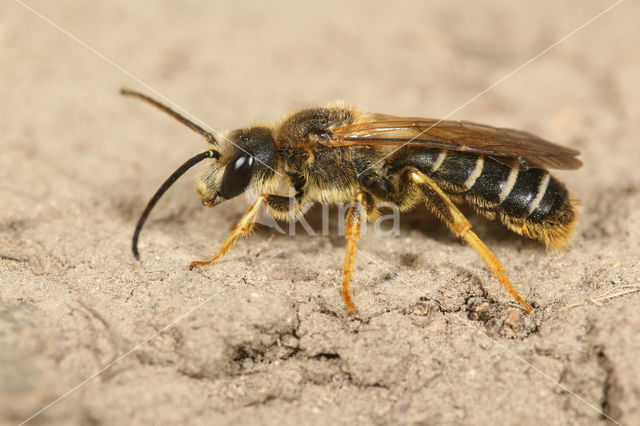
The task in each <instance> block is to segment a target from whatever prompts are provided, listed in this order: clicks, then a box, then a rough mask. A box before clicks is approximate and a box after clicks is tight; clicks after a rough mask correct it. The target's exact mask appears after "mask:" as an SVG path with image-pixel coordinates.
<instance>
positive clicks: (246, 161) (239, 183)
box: [220, 154, 253, 200]
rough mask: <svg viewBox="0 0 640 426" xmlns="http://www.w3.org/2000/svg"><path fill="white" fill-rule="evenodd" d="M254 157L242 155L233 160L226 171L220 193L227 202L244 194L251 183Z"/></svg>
mask: <svg viewBox="0 0 640 426" xmlns="http://www.w3.org/2000/svg"><path fill="white" fill-rule="evenodd" d="M252 167H253V156H251V155H250V154H242V155H240V156H239V157H238V158H236V159H235V160H233V161H232V162H231V163H229V165H228V166H227V168H226V169H225V171H224V175H223V176H222V185H221V186H220V192H221V193H222V196H223V197H224V198H226V199H227V200H229V199H231V198H233V197H236V196H238V195H240V194H242V193H243V192H244V190H245V189H247V186H248V185H249V182H250V181H251V169H252Z"/></svg>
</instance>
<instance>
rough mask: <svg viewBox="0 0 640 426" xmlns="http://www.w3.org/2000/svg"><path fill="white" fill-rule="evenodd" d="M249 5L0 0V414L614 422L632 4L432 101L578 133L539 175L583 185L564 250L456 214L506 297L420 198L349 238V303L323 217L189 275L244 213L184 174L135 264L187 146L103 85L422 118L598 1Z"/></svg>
mask: <svg viewBox="0 0 640 426" xmlns="http://www.w3.org/2000/svg"><path fill="white" fill-rule="evenodd" d="M423 3H428V4H423ZM268 4H269V6H266V5H262V6H260V5H254V4H251V3H248V2H247V3H239V4H236V5H231V4H215V3H212V2H196V1H188V2H180V3H178V2H174V3H166V4H165V5H164V6H162V7H159V8H148V7H145V6H143V5H130V4H129V2H124V1H119V2H109V3H108V4H104V3H100V4H96V3H94V2H71V1H67V2H55V3H52V2H44V1H31V2H29V5H30V6H31V7H33V8H34V9H35V10H36V11H37V12H38V13H40V14H42V16H44V17H46V19H49V20H50V21H51V22H53V23H55V24H56V25H59V26H60V27H61V28H62V29H64V30H66V31H68V32H69V33H70V34H72V35H73V36H74V37H76V38H77V41H76V40H74V39H73V38H71V37H69V36H68V35H65V34H64V33H63V32H61V31H60V30H59V29H56V28H55V27H54V26H52V25H51V24H50V23H47V22H46V21H45V20H44V19H42V18H41V17H39V16H37V15H36V14H34V13H33V12H32V11H29V10H28V9H26V8H25V7H23V6H22V5H20V4H19V3H14V2H7V3H5V4H4V6H3V10H2V16H1V17H0V76H1V78H0V94H1V99H2V114H0V148H1V154H0V195H1V201H0V203H1V206H2V207H1V208H0V255H1V258H0V282H1V286H0V423H2V424H16V423H20V422H22V421H24V420H27V419H29V418H30V417H31V416H32V415H34V414H36V413H38V412H39V410H41V409H43V408H44V407H46V406H47V405H48V404H50V403H52V402H54V401H55V404H54V405H52V406H50V407H49V408H47V409H46V410H44V411H42V412H40V413H39V414H38V415H37V416H36V417H34V418H32V419H30V423H32V424H36V423H38V424H39V423H42V424H142V423H145V424H175V423H189V424H212V423H216V424H237V423H252V424H297V423H305V424H347V423H356V422H358V423H365V424H389V423H403V424H488V423H493V424H520V425H522V424H525V425H529V424H578V423H579V424H604V423H608V422H611V420H609V419H607V418H606V417H605V414H606V416H609V417H610V418H611V419H615V420H616V421H618V422H620V423H622V424H640V404H638V399H639V398H640V366H639V364H638V362H637V358H638V356H639V354H640V340H639V339H638V330H639V329H640V310H639V309H638V306H639V302H640V295H639V293H638V292H634V291H637V290H638V288H639V285H640V282H639V279H638V276H639V275H640V267H639V266H638V259H639V256H640V243H639V241H640V167H638V161H639V160H640V155H639V145H638V144H639V142H638V135H639V134H640V89H639V88H638V87H639V84H638V82H639V81H638V75H640V70H639V67H638V65H639V64H640V57H639V56H638V47H637V43H638V40H639V37H640V30H638V26H637V17H638V16H639V15H640V7H639V5H638V3H637V2H632V1H627V2H624V3H622V4H621V5H619V6H618V7H616V8H614V9H613V10H612V11H610V12H609V13H607V14H605V15H604V16H602V17H601V18H599V19H597V20H596V21H595V22H593V23H591V24H589V25H588V26H586V27H585V28H583V29H582V30H580V31H579V32H577V33H576V34H575V35H573V36H572V37H570V38H569V39H568V40H566V41H564V42H563V43H561V44H559V45H558V46H557V47H555V48H554V49H552V50H551V51H549V52H547V53H546V54H545V55H543V56H542V57H540V58H538V59H537V60H535V61H533V62H532V63H530V64H529V65H527V66H526V67H524V68H522V69H521V70H519V71H518V72H517V73H515V74H513V75H512V76H510V77H509V78H508V79H506V80H504V81H503V82H502V83H501V84H500V85H498V86H497V87H495V88H493V89H492V90H490V91H488V92H487V93H485V94H483V95H482V96H480V97H479V98H477V99H476V100H475V101H474V102H472V103H469V104H468V105H466V106H465V107H464V108H462V109H460V110H459V111H457V112H456V113H455V114H454V115H453V116H452V118H455V119H467V120H473V121H478V122H484V123H488V124H492V125H496V126H507V127H514V128H521V129H526V130H529V131H531V132H534V133H537V134H540V135H542V136H544V137H546V138H548V139H550V140H553V141H556V142H558V143H561V144H563V145H567V146H570V147H573V148H576V149H579V150H580V151H581V152H582V155H581V159H582V160H583V161H584V167H583V168H581V169H579V170H576V171H570V172H559V173H557V176H558V177H560V178H561V179H562V180H563V181H564V182H565V183H566V184H567V186H568V187H569V188H570V189H571V191H572V193H573V195H574V196H575V197H577V198H579V199H580V200H581V204H582V218H581V222H580V225H579V227H578V229H577V232H576V235H575V238H574V243H573V246H572V247H571V248H570V249H568V250H565V251H561V252H559V253H551V252H547V251H546V250H545V249H544V248H542V247H540V246H538V245H537V244H535V243H533V242H531V241H528V240H525V239H523V238H520V237H518V236H515V235H513V234H511V233H510V232H508V231H506V230H504V229H503V228H502V227H501V226H500V225H499V224H495V223H490V222H487V221H486V220H484V219H482V218H479V217H476V216H472V217H471V220H472V221H473V223H474V226H475V229H476V232H477V233H478V234H479V235H480V236H481V237H482V238H483V239H484V240H485V242H486V243H487V244H488V245H489V246H490V247H491V248H492V249H493V250H494V251H495V253H496V254H497V256H498V257H499V258H500V259H501V260H502V261H503V263H504V264H505V266H506V268H507V270H508V272H509V274H510V276H511V277H512V279H513V281H514V282H515V285H516V286H517V287H518V288H519V289H520V291H521V292H522V294H523V296H524V297H525V298H526V299H527V300H528V301H529V302H531V303H532V304H533V305H534V306H535V310H534V311H533V313H532V314H531V315H529V316H525V315H522V314H521V311H520V310H519V309H518V308H517V307H516V306H515V305H514V304H513V303H512V301H511V300H510V298H509V296H508V295H507V294H506V293H505V292H504V291H503V290H502V289H501V288H500V286H499V284H498V283H497V281H496V280H495V279H494V278H493V277H492V276H491V275H490V274H489V272H488V270H487V269H486V268H485V266H484V265H483V263H482V262H481V260H480V259H479V258H478V257H477V256H476V255H475V253H474V252H473V250H472V249H471V248H469V247H465V246H462V245H460V243H459V242H458V241H457V240H456V238H454V237H453V236H451V235H450V234H449V233H448V231H447V230H446V229H445V228H444V226H442V225H441V224H439V223H437V221H436V220H435V219H433V217H431V216H430V215H429V214H428V213H427V211H426V210H424V209H421V210H418V211H417V212H415V213H413V214H410V215H407V216H403V218H402V226H401V235H400V236H398V237H381V236H376V235H369V236H367V237H366V238H365V239H363V241H362V243H361V251H360V252H359V255H358V258H357V267H356V271H355V278H354V280H353V285H354V292H355V300H356V303H357V305H358V307H359V309H360V312H359V313H358V314H357V315H356V316H353V317H349V316H348V315H346V313H345V309H344V306H343V302H342V299H341V297H340V293H339V279H340V270H341V265H342V259H343V253H344V241H343V240H342V238H341V237H340V236H339V235H338V234H337V231H336V227H335V226H333V225H332V226H333V227H332V228H331V232H330V233H329V235H327V236H308V235H306V233H305V232H304V230H299V231H300V232H298V233H297V235H295V236H289V235H286V234H281V233H278V232H276V231H275V230H273V229H269V228H262V229H260V230H259V231H258V232H256V233H255V235H254V236H253V237H252V238H251V239H245V240H242V241H240V242H239V244H238V245H237V247H236V248H235V249H234V250H233V251H232V252H231V253H230V254H229V255H228V256H226V257H225V258H224V259H223V260H222V261H221V262H220V263H219V264H218V265H216V266H215V267H210V268H206V269H201V270H197V271H193V272H190V271H189V270H188V268H187V265H188V263H189V262H190V261H191V260H194V259H200V258H206V257H208V256H210V255H211V254H213V252H214V251H215V249H216V248H217V247H218V246H219V244H220V243H221V242H222V241H223V239H224V238H225V236H226V234H227V233H228V232H229V231H230V229H231V227H232V225H233V223H234V222H235V221H237V220H238V218H239V216H240V214H241V213H242V211H243V210H244V209H245V208H246V206H247V202H246V201H245V200H238V201H233V202H230V203H228V204H224V205H222V206H219V207H217V208H216V209H213V210H211V209H207V208H204V207H201V206H200V202H199V199H198V197H197V196H196V194H195V193H194V183H193V177H194V176H195V175H196V172H191V173H189V175H188V176H187V177H185V178H184V179H182V180H180V181H179V182H178V183H177V184H176V185H175V187H174V188H173V189H172V190H171V191H170V192H169V193H168V194H167V196H166V198H165V199H164V200H163V201H162V202H161V203H160V204H159V206H158V208H157V209H156V210H155V211H154V213H153V215H152V217H151V219H150V221H149V223H148V227H147V228H146V229H145V231H144V232H143V235H142V240H141V251H142V255H143V259H142V262H141V263H137V262H135V261H134V259H133V257H132V255H131V252H130V238H131V235H132V231H133V227H134V224H135V221H136V219H137V216H138V215H139V214H140V212H141V210H142V208H143V207H144V204H145V202H146V201H147V199H148V198H149V197H150V195H151V194H152V193H153V191H154V190H155V189H156V188H157V186H158V185H159V184H160V183H161V182H162V181H163V180H164V178H165V177H167V176H168V175H169V173H170V172H171V171H173V170H174V169H175V168H176V167H177V166H178V165H179V164H180V163H181V162H182V161H184V160H185V159H186V158H188V157H189V156H191V155H193V154H195V153H197V152H200V151H201V150H203V147H204V146H205V145H204V143H203V140H202V139H201V138H200V137H199V136H197V135H195V134H193V133H191V132H190V131H189V130H188V129H186V128H185V127H183V126H181V125H179V124H177V123H176V122H175V121H173V120H171V119H170V118H169V117H167V116H165V115H163V114H161V113H160V112H158V111H155V110H153V109H152V108H150V107H148V106H146V105H143V104H142V103H140V102H137V101H134V100H131V99H126V98H123V97H121V96H119V94H118V90H119V89H120V88H121V87H129V88H132V89H137V90H141V91H144V92H145V93H148V94H151V95H154V96H156V97H158V95H155V94H154V92H153V90H152V89H151V88H153V89H155V90H157V91H158V92H159V93H161V94H162V95H164V96H166V97H167V98H168V99H170V100H171V101H173V102H175V103H176V104H177V105H179V106H181V107H183V108H184V109H186V110H187V111H189V112H191V113H193V114H194V115H195V116H196V117H199V118H201V119H203V121H204V122H205V123H206V124H207V125H209V126H211V127H212V128H216V129H220V130H224V129H226V128H236V127H241V126H245V125H247V124H250V123H252V122H254V121H256V120H262V119H275V118H277V117H278V116H279V115H280V114H281V113H283V112H285V111H287V110H290V109H291V108H295V107H300V106H304V105H313V104H326V103H328V102H331V101H334V100H336V99H343V100H345V101H346V102H349V103H353V104H356V105H360V106H361V107H363V108H365V109H368V110H371V111H377V112H385V113H391V114H397V115H408V116H427V117H443V116H445V115H447V114H449V113H451V112H452V111H454V110H456V109H458V108H459V107H461V106H462V105H463V104H465V102H467V101H469V100H470V99H472V98H473V97H474V96H476V95H477V94H478V93H480V92H481V91H483V90H484V89H486V88H488V87H489V86H491V85H492V84H493V83H495V82H496V81H498V80H500V79H501V78H503V77H504V76H506V75H507V74H509V73H510V72H512V71H513V70H514V69H516V68H517V67H519V66H521V65H522V64H524V63H525V62H526V61H528V60H529V59H530V58H532V57H533V56H535V55H536V54H538V53H539V52H541V51H543V50H544V49H546V48H547V47H549V46H551V45H552V44H553V43H555V42H557V41H558V40H560V39H561V38H563V37H564V36H565V35H567V34H569V33H570V32H571V31H573V30H574V29H576V28H578V27H579V26H580V25H582V24H583V23H585V22H587V21H588V20H589V19H591V18H592V17H594V16H595V15H596V14H598V13H599V12H600V11H602V10H603V9H605V8H606V7H608V6H610V5H611V4H613V2H605V1H587V2H584V1H561V2H552V1H545V2H535V3H534V2H527V3H525V2H517V3H516V2H509V1H493V2H483V4H482V5H480V4H477V5H476V4H475V3H473V4H472V3H471V2H448V1H442V2H414V3H398V4H397V5H395V6H390V5H389V2H379V3H375V2H362V3H358V4H356V3H351V4H348V5H343V4H341V3H339V2H335V3H333V2H316V3H313V4H306V5H300V4H298V3H291V4H285V3H283V2H268ZM83 44H86V45H85V46H83ZM87 47H90V49H87ZM146 85H148V86H146ZM319 216H320V215H319V213H318V210H314V211H311V212H310V224H311V226H313V227H316V229H317V227H318V226H320V221H319V220H318V217H319ZM334 217H335V216H334ZM336 222H337V218H336ZM625 291H626V292H627V294H624V295H619V296H618V297H606V296H615V295H617V294H619V293H622V292H625ZM601 296H605V297H601ZM597 298H600V299H597ZM592 299H597V300H595V301H594V302H588V301H590V300H592ZM580 302H588V303H583V304H580ZM575 304H580V305H579V306H575ZM572 305H574V306H572ZM113 361H117V362H115V363H113ZM107 367H108V368H107ZM105 368H106V369H105ZM98 373H100V374H99V375H97V376H96V374H98ZM60 397H62V398H60ZM59 398H60V399H59Z"/></svg>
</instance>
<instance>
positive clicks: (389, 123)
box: [329, 114, 582, 170]
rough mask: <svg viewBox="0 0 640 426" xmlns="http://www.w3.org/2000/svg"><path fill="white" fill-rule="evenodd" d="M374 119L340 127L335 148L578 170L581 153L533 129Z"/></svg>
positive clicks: (334, 136)
mask: <svg viewBox="0 0 640 426" xmlns="http://www.w3.org/2000/svg"><path fill="white" fill-rule="evenodd" d="M372 118H373V119H372V121H369V122H361V123H355V124H352V125H349V126H343V127H338V128H336V129H334V130H333V132H332V133H331V134H330V135H329V144H330V145H331V146H350V145H369V146H397V147H401V146H405V145H408V146H423V147H427V148H441V149H448V150H453V151H466V152H471V153H477V154H482V155H487V156H490V157H492V158H494V159H495V160H497V161H500V162H502V163H504V164H507V165H509V166H513V165H514V164H519V165H520V167H522V168H524V169H526V168H553V169H565V170H569V169H577V168H579V167H580V166H582V162H581V161H580V160H578V159H577V158H575V157H576V156H577V155H579V154H580V152H579V151H576V150H574V149H571V148H565V147H562V146H560V145H556V144H553V143H551V142H548V141H546V140H544V139H542V138H539V137H538V136H535V135H533V134H531V133H527V132H523V131H520V130H513V129H503V128H497V127H491V126H486V125H483V124H477V123H472V122H469V121H450V120H434V119H428V118H404V117H394V116H392V115H385V114H372Z"/></svg>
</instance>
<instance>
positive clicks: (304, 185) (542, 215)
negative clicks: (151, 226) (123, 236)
mask: <svg viewBox="0 0 640 426" xmlns="http://www.w3.org/2000/svg"><path fill="white" fill-rule="evenodd" d="M121 93H122V94H124V95H129V96H133V97H136V98H139V99H141V100H143V101H146V102H148V103H150V104H151V105H153V106H155V107H157V108H159V109H160V110H162V111H164V112H166V113H168V114H169V115H171V116H172V117H174V118H175V119H177V120H178V121H180V122H181V123H183V124H184V125H186V126H187V127H189V128H190V129H191V130H193V131H195V132H196V133H199V134H200V135H202V136H204V138H205V139H206V140H207V143H208V145H209V146H208V148H209V149H208V150H207V151H205V152H203V153H200V154H198V155H196V156H194V157H192V158H190V159H189V160H187V161H186V162H185V163H184V164H183V165H182V166H180V167H179V168H178V169H177V170H176V171H175V172H174V173H173V174H171V176H170V177H169V178H168V179H167V180H166V181H165V182H164V183H163V184H162V185H161V186H160V188H159V189H158V190H157V192H156V193H155V195H154V196H153V197H152V198H151V200H150V201H149V202H148V204H147V206H146V208H145V209H144V211H143V212H142V214H141V216H140V219H139V220H138V223H137V225H136V228H135V232H134V235H133V241H132V250H133V254H134V255H135V257H136V259H139V258H140V256H139V252H138V238H139V236H140V231H141V230H142V226H143V225H144V223H145V221H146V219H147V217H148V215H149V213H150V212H151V210H152V209H153V207H154V206H155V204H156V203H157V201H158V200H159V199H160V197H162V195H163V194H164V193H165V192H166V191H167V189H168V188H169V187H170V186H171V185H172V184H173V183H174V182H175V181H176V180H177V179H178V178H179V177H180V176H181V175H183V174H184V173H185V172H186V171H187V170H188V169H190V168H191V167H193V166H194V165H195V164H197V163H199V162H201V161H203V160H207V159H208V160H209V163H210V164H209V167H208V169H207V171H206V172H205V173H204V174H203V175H202V176H201V177H200V178H199V181H198V184H197V192H198V195H199V196H200V198H201V199H202V203H203V204H204V205H206V206H209V207H213V206H216V205H218V204H220V203H222V202H224V201H226V200H230V199H232V198H235V197H237V196H239V195H240V194H243V193H245V192H247V191H251V192H253V193H255V194H256V195H257V200H256V201H255V202H254V203H253V204H252V205H251V207H249V209H248V210H247V211H246V213H244V215H243V216H242V218H241V219H240V221H239V222H238V224H237V225H236V226H235V228H234V229H233V231H232V232H231V234H230V235H229V236H228V237H227V239H226V240H225V241H224V242H223V244H222V246H221V247H220V249H219V250H218V251H217V253H216V254H215V255H214V256H213V257H211V258H210V259H208V260H205V261H194V262H192V263H191V265H190V269H193V268H195V267H200V266H205V265H210V264H212V263H214V262H216V261H217V260H218V259H220V257H221V256H222V255H224V254H225V253H227V252H228V251H229V250H230V249H231V247H232V246H233V245H234V244H235V242H236V241H237V240H238V238H240V237H241V236H243V235H246V234H247V233H249V232H250V231H251V230H252V229H253V228H254V227H255V226H256V222H255V219H256V217H257V215H258V213H259V211H260V210H261V208H262V207H263V206H264V207H265V208H266V209H267V211H268V212H269V213H270V214H271V216H273V217H274V218H275V219H279V220H285V221H286V220H292V219H294V218H296V217H298V216H299V215H300V214H303V213H304V211H305V210H306V208H307V207H308V206H309V205H311V204H313V203H328V204H342V205H343V204H345V203H349V204H348V205H349V207H348V209H347V210H346V222H345V237H346V255H345V260H344V265H343V269H342V296H343V298H344V302H345V304H346V308H347V310H348V312H349V313H351V314H352V313H355V312H356V311H357V310H356V306H355V304H354V302H353V297H352V292H351V285H350V279H351V276H352V273H353V265H354V260H355V255H356V248H357V244H358V240H359V238H360V234H361V232H360V226H361V222H362V221H365V220H366V221H375V220H376V219H377V218H378V217H379V214H380V212H379V210H378V208H377V206H378V205H379V204H380V203H393V204H394V205H396V206H397V207H398V208H399V210H400V211H406V210H409V209H410V208H412V207H413V206H415V205H417V204H419V203H424V204H425V205H426V206H427V208H428V209H429V210H430V211H431V212H432V213H433V214H434V215H435V216H436V217H437V218H439V219H440V220H441V221H442V222H444V224H445V225H446V226H447V227H448V228H449V229H450V230H451V231H452V232H453V233H454V234H455V235H457V236H458V237H460V238H461V239H462V241H463V242H466V243H467V244H469V245H470V246H471V247H472V248H473V249H474V250H475V251H476V252H477V253H478V255H479V256H480V257H481V258H482V260H483V261H484V262H485V263H486V265H487V266H488V268H489V270H490V271H491V272H492V273H493V275H494V276H495V277H496V278H497V279H498V281H499V282H500V284H501V285H502V287H503V288H504V289H505V290H506V291H507V292H508V293H509V294H510V295H511V296H512V297H513V299H515V300H516V301H517V302H518V303H520V305H522V307H523V308H524V309H525V310H526V311H527V312H530V311H531V310H532V307H531V306H530V305H529V304H528V303H527V302H526V301H525V300H524V299H523V298H522V297H521V296H520V294H519V293H518V291H517V290H516V289H515V288H514V287H513V286H512V285H511V282H510V280H509V278H508V277H507V275H506V274H505V271H504V267H503V266H502V264H501V263H500V261H499V260H498V258H497V257H496V256H495V255H494V254H493V253H492V252H491V251H490V250H489V248H488V247H487V246H486V245H485V244H484V243H483V242H482V241H481V240H480V238H478V236H477V235H476V234H475V233H474V232H473V231H471V224H470V223H469V221H468V220H467V219H466V218H465V216H464V215H463V214H462V213H461V212H460V210H459V209H458V205H461V204H467V205H470V206H471V207H472V208H473V209H475V210H476V211H477V212H478V213H479V214H481V215H483V216H485V217H487V218H488V219H498V220H499V221H500V222H501V223H502V224H503V225H504V226H505V227H507V228H508V229H510V230H511V231H513V232H516V233H517V234H520V235H523V236H526V237H529V238H532V239H534V240H538V241H539V242H541V243H542V244H544V245H546V246H547V247H549V248H559V247H562V246H565V245H567V244H568V242H569V239H570V236H571V234H572V232H573V230H574V228H575V224H576V218H577V208H576V201H575V200H573V199H572V198H570V197H569V193H568V191H567V188H566V187H565V186H564V185H563V184H562V183H561V182H560V181H558V180H557V179H556V178H555V177H553V176H552V175H551V174H550V173H549V172H548V170H547V169H550V168H554V169H567V170H568V169H576V168H579V167H580V166H581V165H582V163H581V162H580V160H578V159H577V158H576V156H578V155H579V152H578V151H576V150H573V149H570V148H565V147H562V146H559V145H556V144H553V143H551V142H548V141H546V140H544V139H541V138H539V137H537V136H535V135H533V134H531V133H527V132H523V131H519V130H513V129H505V128H496V127H491V126H486V125H482V124H476V123H471V122H467V121H448V120H434V119H427V118H405V117H396V116H392V115H386V114H377V113H369V112H363V111H360V110H358V109H356V108H354V107H350V106H345V105H341V104H336V105H329V106H327V107H317V108H307V109H301V110H299V111H297V112H294V113H291V114H288V115H286V116H284V117H283V118H281V119H280V120H279V121H278V122H276V123H274V124H258V125H254V126H251V127H246V128H243V129H238V130H234V131H231V132H229V133H227V134H226V135H224V136H223V137H216V136H214V135H213V134H212V133H210V132H208V131H207V130H205V129H203V128H202V127H200V126H198V125H197V124H195V123H194V122H192V121H190V120H188V119H187V118H185V117H183V116H182V115H180V114H178V113H177V112H175V111H174V110H172V109H170V108H169V107H167V106H165V105H163V104H161V103H160V102H158V101H155V100H153V99H151V98H149V97H147V96H145V95H144V94H141V93H138V92H135V91H131V90H126V89H123V90H121ZM283 179H284V180H285V181H288V183H289V184H290V185H291V186H292V187H293V188H295V194H294V195H292V196H283V195H278V194H275V193H273V192H274V189H275V188H277V186H278V183H279V182H281V181H282V180H283Z"/></svg>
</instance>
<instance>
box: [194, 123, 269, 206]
mask: <svg viewBox="0 0 640 426" xmlns="http://www.w3.org/2000/svg"><path fill="white" fill-rule="evenodd" d="M216 148H217V149H219V152H220V158H217V159H214V160H213V161H211V164H210V166H209V168H208V169H207V170H206V171H205V173H204V174H203V175H201V176H200V178H199V180H198V186H197V190H198V195H200V198H202V203H203V204H204V205H206V206H210V207H212V206H215V205H218V204H220V203H221V202H223V201H226V200H230V199H232V198H235V197H237V196H238V195H240V194H242V193H244V192H246V191H248V190H255V189H258V187H259V186H260V184H261V183H263V182H264V181H265V180H267V179H268V178H269V177H271V176H272V175H273V174H274V173H275V168H276V165H277V156H276V145H275V141H274V138H273V133H272V131H271V130H270V129H269V128H267V127H260V126H256V127H250V128H246V129H239V130H234V131H232V132H230V133H229V134H228V135H227V136H226V138H225V139H222V140H219V141H217V147H216Z"/></svg>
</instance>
